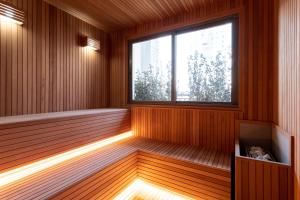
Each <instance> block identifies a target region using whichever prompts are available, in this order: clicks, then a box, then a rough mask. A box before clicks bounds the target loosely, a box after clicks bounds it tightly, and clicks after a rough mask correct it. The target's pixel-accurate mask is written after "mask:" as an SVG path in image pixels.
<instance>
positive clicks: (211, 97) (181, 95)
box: [175, 23, 232, 102]
mask: <svg viewBox="0 0 300 200" xmlns="http://www.w3.org/2000/svg"><path fill="white" fill-rule="evenodd" d="M175 41H176V52H175V54H176V92H177V96H176V99H177V101H195V102H231V101H232V100H231V85H232V23H226V24H223V25H218V26H214V27H210V28H206V29H201V30H198V31H192V32H188V33H183V34H179V35H177V36H176V38H175Z"/></svg>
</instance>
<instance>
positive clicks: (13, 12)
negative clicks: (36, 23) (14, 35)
mask: <svg viewBox="0 0 300 200" xmlns="http://www.w3.org/2000/svg"><path fill="white" fill-rule="evenodd" d="M24 18H25V14H24V12H23V11H21V10H18V9H17V8H14V7H13V6H10V5H7V4H4V3H1V2H0V19H3V20H6V21H11V22H13V23H16V24H19V25H22V24H23V23H24Z"/></svg>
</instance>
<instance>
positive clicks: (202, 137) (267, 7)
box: [110, 0, 276, 151]
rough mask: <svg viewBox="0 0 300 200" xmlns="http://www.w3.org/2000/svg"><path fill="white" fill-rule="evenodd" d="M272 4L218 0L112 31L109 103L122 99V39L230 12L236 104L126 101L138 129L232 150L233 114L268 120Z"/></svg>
mask: <svg viewBox="0 0 300 200" xmlns="http://www.w3.org/2000/svg"><path fill="white" fill-rule="evenodd" d="M272 6H275V4H274V3H273V1H272V0H265V1H261V0H249V1H239V0H234V1H220V2H219V3H215V2H214V3H213V4H207V5H202V6H201V7H200V8H198V9H197V10H195V11H194V12H190V13H188V14H183V15H178V16H176V17H170V18H165V19H163V20H160V21H154V22H152V23H147V24H142V25H139V26H136V27H134V28H129V29H125V30H121V31H118V32H114V33H112V34H111V41H112V46H111V48H112V49H111V54H112V55H111V61H110V70H111V71H110V83H111V85H110V106H111V107H120V106H130V105H127V97H128V94H127V93H128V88H127V87H128V80H127V79H128V52H127V48H128V46H127V44H128V43H127V41H128V40H129V39H134V38H139V37H143V36H146V35H151V34H155V33H159V32H164V31H167V30H172V29H176V28H180V27H184V26H188V25H193V24H199V23H201V22H204V21H207V20H212V19H216V18H220V17H224V16H228V15H232V14H239V15H240V24H239V25H240V28H239V108H235V109H232V108H225V109H218V108H217V109H215V108H205V107H198V108H197V107H195V108H193V109H189V108H187V109H184V108H180V107H173V106H171V107H166V108H155V106H152V107H143V106H138V107H136V106H134V105H133V106H131V107H132V110H133V112H132V113H133V117H132V120H133V128H134V130H135V133H136V134H137V135H141V136H144V137H149V138H155V139H159V140H163V141H170V142H176V143H184V144H193V145H196V146H205V147H212V148H216V149H218V150H224V151H232V150H233V148H234V132H235V131H234V128H232V127H234V123H235V119H249V120H260V121H272V119H273V104H272V102H273V67H274V64H275V63H274V61H273V60H274V59H272V58H273V54H274V50H273V48H274V47H275V44H274V41H273V36H272V35H273V33H274V32H275V27H276V26H275V22H276V21H275V18H274V15H275V9H273V7H272Z"/></svg>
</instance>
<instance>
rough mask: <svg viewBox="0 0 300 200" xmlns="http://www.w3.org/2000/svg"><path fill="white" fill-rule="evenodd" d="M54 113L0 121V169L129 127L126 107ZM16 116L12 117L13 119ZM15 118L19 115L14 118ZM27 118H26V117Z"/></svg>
mask: <svg viewBox="0 0 300 200" xmlns="http://www.w3.org/2000/svg"><path fill="white" fill-rule="evenodd" d="M64 114H65V113H64V112H62V113H59V112H58V113H53V114H52V115H55V116H54V117H53V116H52V117H47V115H46V116H45V115H44V114H42V115H41V119H37V120H30V118H29V117H26V118H25V121H24V118H23V120H22V118H21V120H19V121H13V122H11V123H9V120H7V123H6V122H5V123H1V124H0V135H1V137H0V172H1V171H2V172H3V171H7V170H8V169H12V168H15V167H17V166H21V165H25V164H28V163H31V162H33V161H37V160H40V159H44V158H47V157H49V156H53V155H55V154H58V153H62V152H65V151H68V150H71V149H73V148H77V147H80V146H82V145H86V144H89V143H92V142H95V141H98V140H101V139H103V138H106V137H109V136H113V135H116V134H119V133H124V132H127V131H130V130H131V119H130V118H131V115H130V111H128V110H127V109H113V110H111V109H109V110H106V109H99V110H91V111H74V112H71V113H70V114H69V115H67V116H65V115H64ZM14 118H16V117H13V119H14ZM17 118H18V117H17ZM28 118H29V119H28Z"/></svg>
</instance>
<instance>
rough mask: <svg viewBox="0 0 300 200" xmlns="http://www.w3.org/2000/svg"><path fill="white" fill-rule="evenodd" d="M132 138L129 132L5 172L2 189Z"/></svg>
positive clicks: (2, 175) (1, 178)
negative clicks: (73, 159) (55, 166)
mask: <svg viewBox="0 0 300 200" xmlns="http://www.w3.org/2000/svg"><path fill="white" fill-rule="evenodd" d="M131 136H132V132H131V131H129V132H126V133H123V134H120V135H116V136H113V137H110V138H107V139H104V140H100V141H97V142H94V143H91V144H88V145H85V146H83V147H80V148H76V149H73V150H71V151H67V152H65V153H61V154H58V155H56V156H52V157H49V158H47V159H44V160H40V161H37V162H34V163H31V164H29V165H25V166H23V167H19V168H16V169H13V170H11V171H8V172H4V173H2V174H0V187H2V186H5V185H8V184H10V183H12V182H15V181H17V180H20V179H22V178H25V177H27V176H29V175H32V174H34V173H37V172H40V171H42V170H45V169H47V168H50V167H52V166H54V165H57V164H60V163H62V162H64V161H67V160H70V159H72V158H75V157H78V156H81V155H83V154H86V153H89V152H92V151H94V150H97V149H99V148H101V147H104V146H106V145H109V144H112V143H115V142H118V141H121V140H123V139H126V138H129V137H131Z"/></svg>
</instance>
